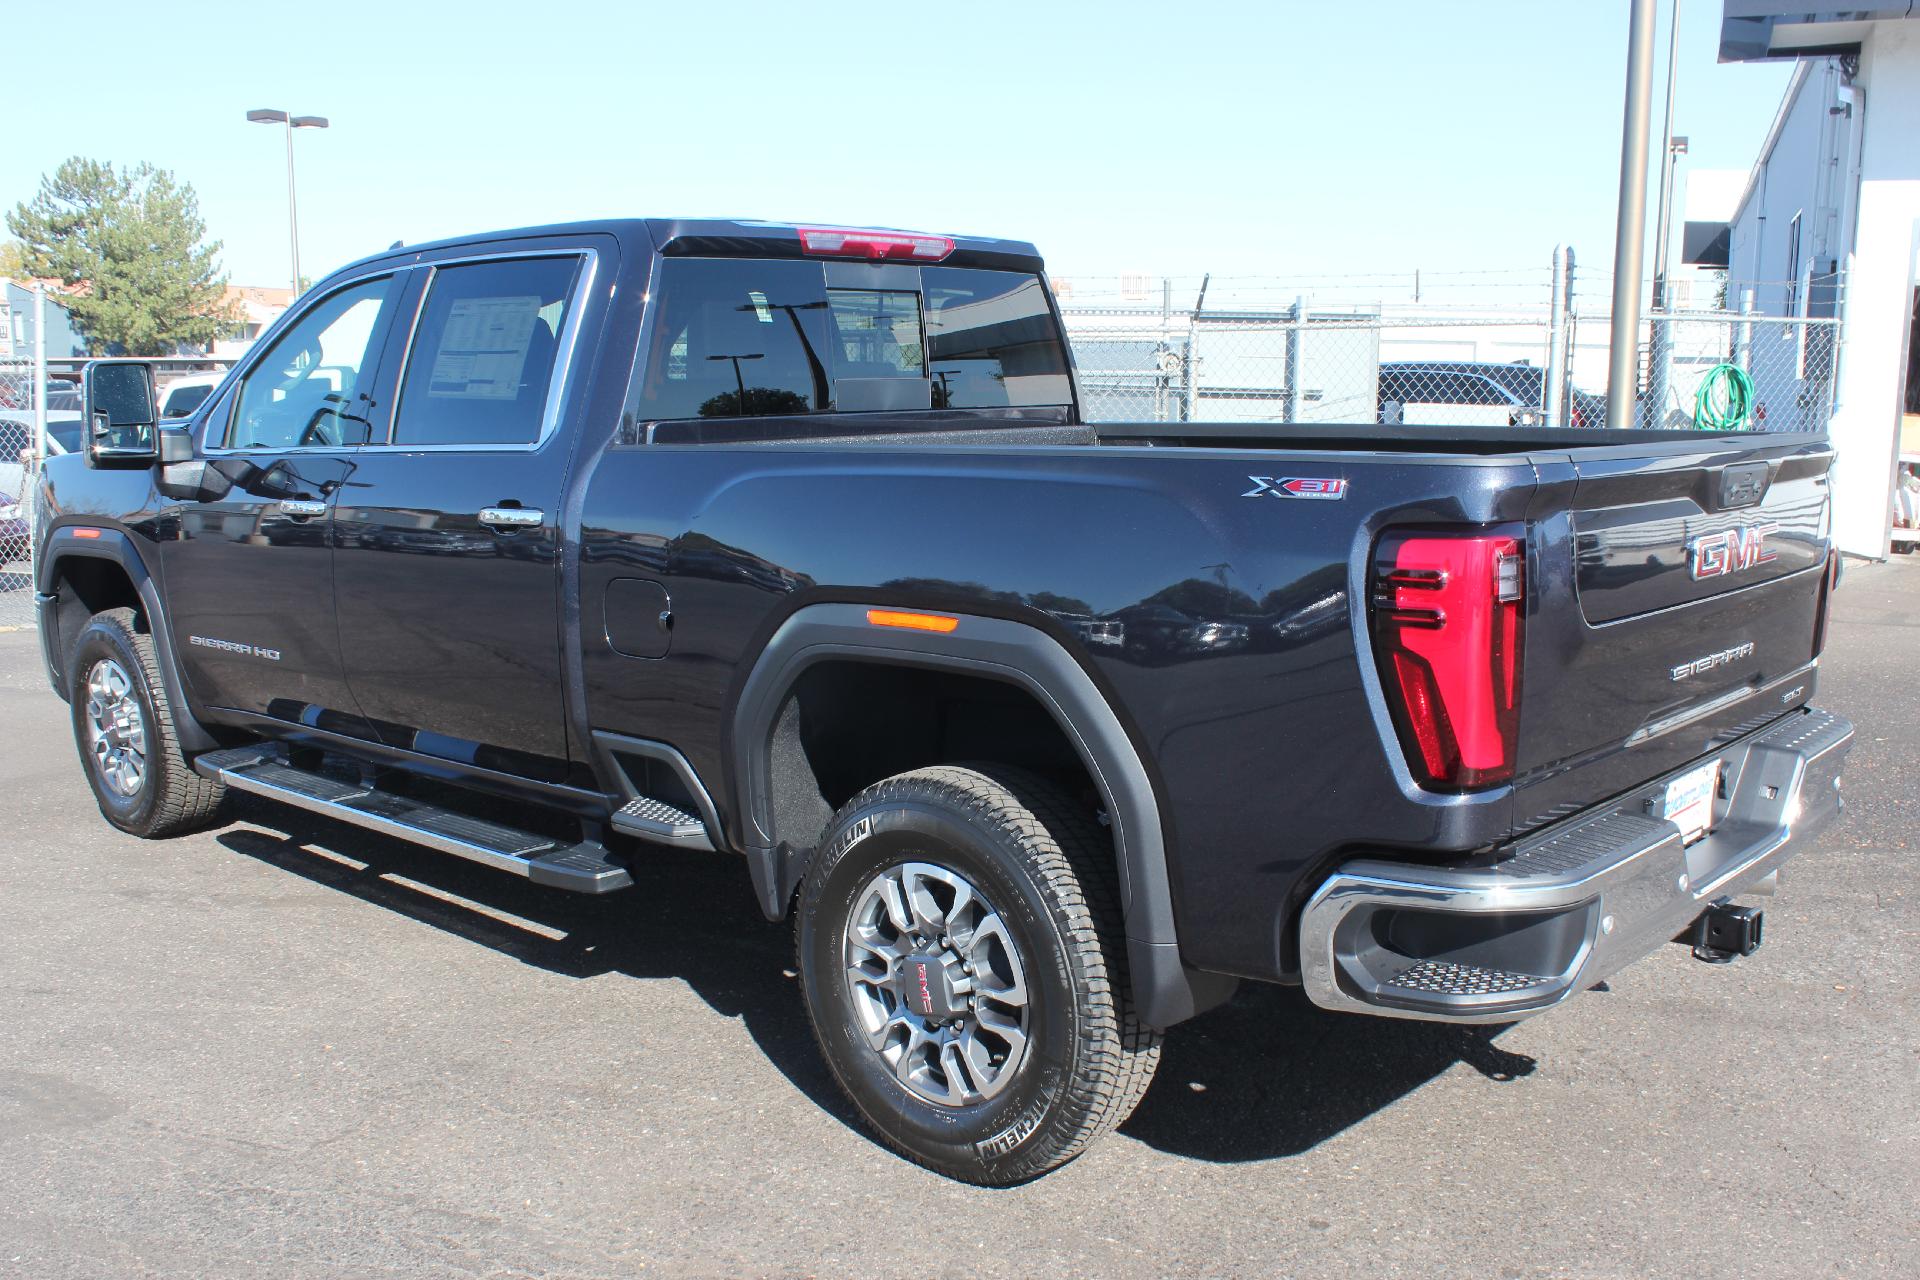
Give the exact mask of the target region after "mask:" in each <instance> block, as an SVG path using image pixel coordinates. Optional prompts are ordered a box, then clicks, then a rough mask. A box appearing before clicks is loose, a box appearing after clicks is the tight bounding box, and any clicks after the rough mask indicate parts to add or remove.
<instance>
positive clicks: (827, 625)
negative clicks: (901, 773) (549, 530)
mask: <svg viewBox="0 0 1920 1280" xmlns="http://www.w3.org/2000/svg"><path fill="white" fill-rule="evenodd" d="M866 612H867V607H866V606H865V605H852V604H816V605H810V606H808V607H806V608H803V609H800V610H798V611H796V612H795V613H794V614H793V615H792V616H790V617H789V618H787V620H786V621H785V622H783V623H782V624H781V625H780V627H779V629H778V630H776V631H775V632H774V634H773V636H772V638H771V639H770V640H768V642H767V644H766V647H765V648H764V649H763V650H762V651H761V653H760V656H759V658H758V660H757V661H756V662H755V664H754V666H753V668H752V670H751V672H750V673H749V674H748V676H747V679H746V681H745V683H744V684H743V685H742V686H741V690H740V694H739V697H738V698H737V699H736V701H735V703H734V712H733V717H732V721H731V725H730V728H731V734H732V736H731V742H730V748H729V761H730V763H731V765H732V772H733V777H734V780H735V786H736V788H737V792H738V800H739V808H738V813H739V815H740V818H739V822H740V829H741V836H742V839H741V847H742V848H743V850H744V851H745V852H746V854H747V863H748V868H749V870H750V871H751V873H752V876H753V881H754V891H755V893H756V895H757V896H758V897H759V899H760V906H761V909H762V910H763V911H765V912H766V914H767V916H768V918H769V919H779V918H780V917H781V916H783V915H785V914H786V907H787V903H788V902H789V901H790V900H791V899H792V895H793V891H794V889H795V888H796V887H797V886H798V884H799V881H800V879H801V877H802V876H803V875H804V874H805V870H806V865H805V862H806V860H805V857H804V856H803V855H802V854H799V853H796V852H794V851H793V850H791V849H789V848H788V847H787V846H786V845H784V844H780V845H776V844H775V842H774V839H773V830H774V827H773V818H772V794H773V787H772V749H771V748H772V739H773V734H774V730H775V721H776V717H778V715H779V714H780V710H781V707H782V706H783V705H784V704H785V702H786V699H787V696H788V694H789V693H790V692H791V691H792V689H793V686H794V682H795V681H796V680H798V679H799V677H800V676H801V675H802V673H804V672H805V671H806V670H807V668H809V667H811V666H813V665H814V664H816V663H819V662H823V661H829V660H832V659H837V658H851V659H857V660H860V661H866V662H882V663H891V664H894V665H899V666H908V667H922V668H931V669H935V670H946V671H958V672H963V673H968V674H972V675H979V676H984V677H986V678H988V679H993V680H999V681H1002V682H1004V683H1007V684H1012V685H1015V686H1017V687H1019V688H1022V689H1025V690H1026V691H1027V692H1028V693H1030V694H1032V695H1033V696H1034V697H1035V698H1036V699H1038V700H1039V702H1040V704H1041V706H1043V707H1044V708H1045V709H1046V710H1047V712H1048V713H1049V714H1050V715H1052V717H1053V718H1054V721H1055V722H1056V723H1057V724H1058V725H1059V726H1060V728H1061V730H1062V731H1063V732H1065V733H1066V735H1067V738H1068V740H1069V741H1070V742H1072V743H1073V745H1074V748H1075V750H1076V751H1077V752H1078V753H1079V755H1080V759H1081V762H1082V763H1083V764H1084V765H1085V766H1086V769H1087V772H1088V774H1089V775H1090V776H1091V777H1092V779H1093V782H1094V785H1095V787H1096V788H1097V789H1098V790H1099V792H1100V795H1101V798H1102V800H1103V801H1104V802H1105V804H1106V809H1107V814H1108V817H1109V819H1110V820H1111V822H1112V829H1113V843H1114V853H1115V857H1116V860H1117V861H1118V864H1119V866H1118V870H1119V874H1120V903H1121V910H1122V912H1123V914H1124V916H1125V919H1126V935H1127V961H1128V967H1129V969H1130V970H1131V976H1132V983H1133V992H1134V1006H1135V1010H1136V1012H1137V1013H1138V1016H1139V1017H1140V1018H1141V1020H1142V1021H1144V1022H1146V1023H1147V1024H1148V1025H1150V1026H1155V1027H1167V1026H1171V1025H1172V1024H1174V1023H1176V1022H1181V1021H1184V1020H1185V1019H1187V1018H1190V1017H1192V1016H1193V1015H1194V1014H1196V1013H1199V1012H1201V1011H1203V1010H1205V1009H1207V1008H1211V1007H1212V1006H1213V1005H1215V1004H1218V1003H1220V1002H1221V1001H1223V1000H1225V999H1226V998H1227V997H1228V996H1230V995H1231V994H1232V993H1233V990H1234V987H1235V985H1236V980H1235V979H1232V978H1229V977H1225V976H1222V975H1217V974H1209V973H1202V972H1200V971H1197V970H1192V969H1188V968H1187V967H1186V966H1184V965H1183V964H1182V963H1181V962H1180V947H1179V939H1178V937H1177V930H1176V926H1175V922H1174V913H1173V894H1172V888H1171V883H1170V878H1169V876H1168V873H1167V850H1166V837H1165V833H1164V829H1163V827H1162V824H1161V820H1160V808H1159V803H1158V800H1157V797H1156V794H1155V791H1154V787H1153V781H1152V778H1151V776H1150V775H1149V774H1148V772H1147V768H1146V765H1145V763H1144V761H1143V760H1142V759H1141V756H1140V753H1139V751H1138V750H1136V749H1135V747H1134V744H1133V741H1132V739H1131V738H1130V737H1128V735H1127V732H1126V729H1125V728H1124V727H1123V726H1122V725H1121V723H1120V719H1119V717H1118V716H1117V715H1116V714H1115V713H1114V710H1113V707H1112V705H1111V704H1110V703H1109V702H1108V700H1107V698H1106V697H1105V695H1103V694H1102V693H1101V692H1100V689H1099V687H1098V686H1097V685H1095V684H1094V682H1093V679H1092V677H1091V676H1089V675H1088V674H1087V672H1086V670H1085V669H1084V668H1082V667H1081V666H1080V664H1079V663H1078V662H1076V661H1075V660H1074V658H1073V656H1072V655H1071V654H1069V653H1068V652H1067V650H1066V649H1065V648H1064V647H1063V646H1062V645H1061V644H1060V643H1059V642H1058V641H1057V640H1055V639H1053V638H1052V637H1051V636H1049V635H1047V634H1046V633H1045V632H1043V631H1041V630H1040V629H1039V628H1037V627H1033V626H1029V625H1026V624H1024V623H1019V622H1010V621H1007V620H1005V619H1002V618H989V617H983V616H980V615H976V614H960V615H958V617H959V619H960V625H959V626H958V627H956V628H955V629H954V630H953V631H951V632H946V633H938V632H922V631H907V630H896V629H885V628H879V627H875V626H873V625H871V624H870V623H869V622H868V621H867V617H866ZM943 613H947V614H949V616H952V615H951V611H944V610H943Z"/></svg>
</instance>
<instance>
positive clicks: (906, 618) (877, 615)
mask: <svg viewBox="0 0 1920 1280" xmlns="http://www.w3.org/2000/svg"><path fill="white" fill-rule="evenodd" d="M867 622H868V623H869V624H870V625H872V626H876V627H903V628H905V629H906V630H908V631H938V632H940V633H942V634H945V633H946V632H949V631H952V630H953V629H954V628H955V627H957V626H959V625H960V619H958V618H949V617H947V616H946V615H944V614H939V613H906V612H902V611H901V610H898V609H869V610H867Z"/></svg>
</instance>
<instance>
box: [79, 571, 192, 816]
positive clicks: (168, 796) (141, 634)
mask: <svg viewBox="0 0 1920 1280" xmlns="http://www.w3.org/2000/svg"><path fill="white" fill-rule="evenodd" d="M68 678H69V679H70V680H71V681H72V685H71V686H70V688H69V689H68V698H67V701H68V704H69V705H70V706H71V708H72V712H73V737H74V743H75V745H76V746H78V747H79V749H80V758H81V760H82V761H83V762H84V765H85V768H86V771H87V782H88V784H89V785H90V786H92V788H93V796H94V799H95V800H96V801H97V802H98V803H99V805H100V812H101V813H102V814H103V815H104V816H105V817H106V819H107V821H108V822H111V823H112V824H113V825H114V826H116V827H118V828H120V829H121V830H122V831H129V832H132V833H133V834H134V835H137V836H146V837H148V838H156V839H157V838H159V837H162V836H172V835H180V834H182V833H184V832H188V831H194V830H198V829H199V828H202V827H205V826H207V825H208V824H209V823H210V822H211V821H212V820H213V819H214V817H215V815H216V813H217V811H218V810H219V807H220V801H221V798H222V796H223V795H224V794H225V790H226V789H225V788H224V787H222V786H221V785H220V784H219V783H217V782H214V781H212V780H211V779H208V778H203V777H201V776H200V775H199V774H197V773H195V772H194V771H193V767H192V766H191V765H189V764H188V763H187V758H186V756H185V755H184V754H183V753H182V752H181V750H180V741H179V738H178V736H177V735H176V734H175V733H174V727H173V726H174V717H175V714H176V713H175V710H174V706H173V703H172V701H171V699H170V698H169V695H168V692H167V689H166V686H165V684H164V683H163V682H162V680H161V678H160V664H159V662H158V661H157V660H156V658H155V656H154V647H153V637H152V636H151V635H149V634H147V633H146V632H145V631H144V630H142V629H141V628H140V622H139V617H138V615H137V614H135V613H134V611H133V610H131V609H110V610H108V611H107V612H105V613H96V614H94V615H93V617H92V618H90V619H89V620H88V622H87V625H86V627H85V628H84V629H82V631H81V632H80V635H79V638H78V639H77V640H76V641H75V642H74V647H73V660H72V661H71V662H70V663H69V664H68Z"/></svg>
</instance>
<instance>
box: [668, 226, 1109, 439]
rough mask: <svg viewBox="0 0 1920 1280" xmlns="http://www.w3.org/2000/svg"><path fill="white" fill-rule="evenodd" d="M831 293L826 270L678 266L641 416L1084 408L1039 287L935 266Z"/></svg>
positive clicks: (746, 262)
mask: <svg viewBox="0 0 1920 1280" xmlns="http://www.w3.org/2000/svg"><path fill="white" fill-rule="evenodd" d="M842 279H843V277H838V276H836V277H835V287H832V288H829V287H827V274H826V272H825V270H824V268H823V267H822V265H821V264H820V263H818V262H807V261H789V260H783V259H759V258H739V259H732V258H668V259H666V260H664V261H663V262H662V263H661V264H660V278H659V286H658V302H657V304H656V305H657V306H658V308H659V310H658V312H657V315H656V317H655V320H654V324H653V329H652V337H651V339H650V345H649V348H648V350H647V352H646V375H645V381H644V383H643V384H642V387H641V391H640V398H639V404H638V406H637V410H638V414H639V416H640V417H641V418H644V419H647V420H651V421H673V420H677V419H687V418H734V417H761V416H767V415H789V414H809V413H827V412H852V411H860V410H878V409H891V410H901V409H913V408H919V409H927V408H929V407H931V408H936V409H941V408H953V409H972V408H994V407H1007V406H1033V405H1065V404H1068V403H1070V402H1071V399H1072V391H1071V384H1070V382H1069V379H1068V377H1067V358H1066V352H1065V351H1064V349H1063V348H1062V345H1061V341H1060V335H1059V328H1058V326H1057V324H1056V322H1055V321H1054V319H1053V315H1052V312H1051V310H1050V309H1049V308H1048V306H1047V301H1046V291H1045V290H1044V289H1043V288H1042V287H1041V284H1040V281H1039V279H1038V278H1037V277H1035V276H1032V275H1025V274H1021V273H1016V272H1007V271H977V270H969V269H964V268H948V267H941V268H935V267H926V268H923V269H921V270H920V271H919V272H918V273H917V279H918V282H919V284H920V288H918V289H915V288H912V287H911V285H912V284H913V283H914V281H915V279H916V276H915V275H912V274H909V275H906V276H905V278H904V286H905V287H903V277H902V275H901V273H900V272H899V270H898V269H897V268H895V269H893V270H891V271H890V272H889V273H888V274H886V275H885V276H883V277H876V279H883V280H884V281H885V285H886V287H876V288H871V289H865V288H849V287H840V286H841V282H842Z"/></svg>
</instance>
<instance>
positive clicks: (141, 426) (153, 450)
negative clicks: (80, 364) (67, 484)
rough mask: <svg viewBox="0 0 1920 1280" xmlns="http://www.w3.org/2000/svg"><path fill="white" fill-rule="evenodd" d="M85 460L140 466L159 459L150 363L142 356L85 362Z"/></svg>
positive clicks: (101, 464) (104, 464)
mask: <svg viewBox="0 0 1920 1280" xmlns="http://www.w3.org/2000/svg"><path fill="white" fill-rule="evenodd" d="M81 388H82V389H81V397H80V403H81V408H82V420H83V421H84V422H85V423H86V424H87V461H88V463H89V464H90V465H92V466H95V467H145V466H151V465H152V464H153V463H154V462H156V461H158V460H159V457H160V441H159V432H158V429H157V428H158V425H159V422H160V414H159V410H158V408H157V407H156V405H155V396H154V384H153V366H152V365H151V364H149V363H147V362H146V361H145V360H89V361H88V362H87V366H86V368H85V369H84V370H82V372H81Z"/></svg>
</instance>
